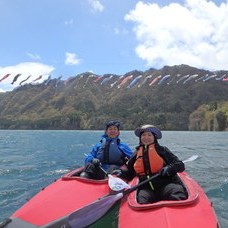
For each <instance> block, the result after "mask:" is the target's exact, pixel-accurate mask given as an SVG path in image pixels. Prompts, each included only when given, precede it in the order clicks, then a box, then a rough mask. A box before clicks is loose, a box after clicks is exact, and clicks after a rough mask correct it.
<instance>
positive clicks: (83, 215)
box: [68, 155, 198, 228]
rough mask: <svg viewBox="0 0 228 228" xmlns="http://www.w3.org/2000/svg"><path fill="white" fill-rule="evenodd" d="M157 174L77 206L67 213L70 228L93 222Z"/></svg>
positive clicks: (191, 158)
mask: <svg viewBox="0 0 228 228" xmlns="http://www.w3.org/2000/svg"><path fill="white" fill-rule="evenodd" d="M197 158H198V155H193V156H191V157H190V158H188V159H186V160H184V161H183V162H184V163H186V162H190V161H194V160H196V159H197ZM159 175H160V173H157V174H155V175H153V176H152V177H150V178H148V179H146V180H144V181H142V182H140V183H139V184H137V185H135V186H134V187H132V188H130V189H128V190H126V191H124V192H121V193H117V194H113V195H106V196H104V197H102V198H100V199H98V200H96V201H94V202H92V203H90V204H88V205H86V206H84V207H82V208H79V209H78V210H76V211H74V212H73V213H72V214H70V215H69V217H68V222H69V224H70V225H71V227H72V228H83V227H86V226H88V225H90V224H92V223H94V222H95V221H97V220H98V219H99V218H101V217H102V216H103V215H104V214H105V213H106V212H107V211H108V210H109V209H110V208H111V207H112V206H113V205H114V204H115V203H116V202H117V201H118V200H120V199H121V198H123V197H124V196H125V195H127V194H129V193H130V192H132V191H135V190H136V189H137V188H139V187H140V186H142V185H144V184H146V183H148V182H149V181H152V180H153V179H155V178H156V177H158V176H159Z"/></svg>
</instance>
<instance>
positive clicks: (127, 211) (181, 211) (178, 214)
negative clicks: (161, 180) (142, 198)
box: [119, 172, 219, 228]
mask: <svg viewBox="0 0 228 228" xmlns="http://www.w3.org/2000/svg"><path fill="white" fill-rule="evenodd" d="M179 176H180V178H181V180H182V182H183V183H184V184H185V187H186V188H187V191H188V193H189V197H188V199H186V200H183V201H160V202H157V203H153V204H144V205H142V204H138V203H137V202H136V192H132V193H130V194H129V196H128V197H126V198H125V200H123V201H122V204H121V207H120V211H119V227H120V228H124V227H127V226H128V227H131V228H138V227H143V228H147V227H148V228H149V227H157V228H183V227H184V228H204V227H205V228H206V227H207V228H217V227H219V226H218V223H217V218H216V215H215V212H214V209H213V207H212V205H211V202H210V201H209V199H208V198H207V196H206V195H205V193H204V192H203V190H202V188H201V187H200V186H199V185H198V184H197V183H196V182H195V181H194V180H193V179H192V178H191V177H190V176H189V175H188V174H187V173H185V172H183V173H180V174H179ZM130 184H131V185H132V186H134V185H136V184H137V179H136V178H135V179H133V181H131V183H130Z"/></svg>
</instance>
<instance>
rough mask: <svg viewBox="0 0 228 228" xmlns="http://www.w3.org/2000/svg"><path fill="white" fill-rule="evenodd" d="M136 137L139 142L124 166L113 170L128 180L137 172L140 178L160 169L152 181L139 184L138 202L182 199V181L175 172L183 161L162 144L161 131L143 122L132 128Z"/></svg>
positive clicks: (184, 194) (182, 169)
mask: <svg viewBox="0 0 228 228" xmlns="http://www.w3.org/2000/svg"><path fill="white" fill-rule="evenodd" d="M135 135H136V136H137V137H139V146H137V147H136V151H135V153H134V154H133V156H132V157H131V158H130V160H129V161H128V164H127V168H126V169H118V170H115V171H113V173H112V174H116V175H117V176H119V177H123V178H125V179H127V180H131V179H133V178H134V177H135V176H138V178H139V182H141V181H143V180H145V179H147V178H150V177H151V176H153V175H154V174H155V173H158V172H159V174H160V175H159V176H158V177H157V178H155V179H153V181H150V182H148V183H147V184H144V185H142V186H141V187H140V188H139V190H138V193H137V201H138V203H140V204H149V203H154V202H157V201H160V200H184V199H186V198H187V193H186V190H185V188H184V187H183V186H182V185H181V183H180V180H179V178H178V176H177V172H183V171H184V170H185V165H184V163H183V162H182V161H180V160H179V159H178V157H177V156H175V155H174V154H173V153H172V152H171V151H170V150H169V149H168V148H167V147H164V146H161V145H159V143H158V141H157V140H158V139H161V137H162V133H161V131H160V130H159V129H158V128H157V127H155V126H153V125H143V126H142V127H139V128H137V129H136V130H135Z"/></svg>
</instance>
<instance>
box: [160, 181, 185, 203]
mask: <svg viewBox="0 0 228 228" xmlns="http://www.w3.org/2000/svg"><path fill="white" fill-rule="evenodd" d="M162 195H163V196H162V198H163V199H164V200H175V201H179V200H185V199H186V198H187V194H186V191H185V189H184V187H183V186H182V185H179V184H169V185H167V186H166V187H165V188H164V189H163V193H162Z"/></svg>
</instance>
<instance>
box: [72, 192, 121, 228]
mask: <svg viewBox="0 0 228 228" xmlns="http://www.w3.org/2000/svg"><path fill="white" fill-rule="evenodd" d="M122 197H123V193H118V194H115V195H109V196H107V197H104V198H101V199H98V200H96V201H94V202H93V203H91V204H88V205H86V206H85V207H82V208H80V209H78V210H76V211H75V212H73V213H72V214H71V215H70V216H69V218H68V222H69V224H70V226H71V227H72V228H83V227H86V226H88V225H90V224H92V223H94V222H95V221H97V220H98V219H100V218H101V217H102V216H103V215H104V214H105V213H106V212H107V211H108V210H109V209H110V208H111V207H112V206H113V205H114V204H115V202H117V201H118V200H119V199H121V198H122Z"/></svg>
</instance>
